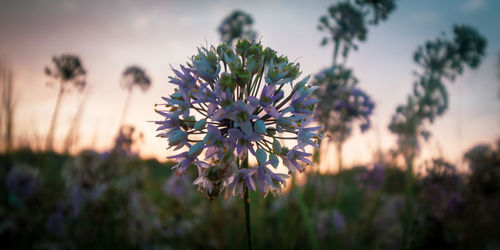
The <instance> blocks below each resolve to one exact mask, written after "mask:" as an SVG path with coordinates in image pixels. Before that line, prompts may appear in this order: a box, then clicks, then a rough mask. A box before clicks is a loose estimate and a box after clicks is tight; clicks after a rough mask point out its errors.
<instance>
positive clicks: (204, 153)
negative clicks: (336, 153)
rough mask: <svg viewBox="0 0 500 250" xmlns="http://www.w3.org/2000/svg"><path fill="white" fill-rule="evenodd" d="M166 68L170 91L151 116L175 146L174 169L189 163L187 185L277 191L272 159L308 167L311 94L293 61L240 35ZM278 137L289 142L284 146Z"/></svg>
mask: <svg viewBox="0 0 500 250" xmlns="http://www.w3.org/2000/svg"><path fill="white" fill-rule="evenodd" d="M173 71H174V73H175V76H173V77H171V78H170V83H172V84H174V85H176V88H175V91H174V93H173V94H171V95H169V96H167V97H163V98H162V99H163V100H164V101H165V103H162V104H157V105H156V112H157V113H159V114H160V115H161V116H163V117H164V119H163V120H160V121H156V124H158V125H159V127H158V129H157V131H159V134H158V136H159V137H162V138H166V139H167V140H168V145H169V148H173V150H174V151H180V153H178V154H175V155H173V156H170V157H168V158H169V159H173V160H175V161H176V162H177V164H176V165H175V166H174V167H173V168H174V169H176V174H177V175H178V176H181V175H184V174H185V173H186V171H187V170H188V169H189V168H196V169H197V170H198V178H196V180H194V182H193V184H195V185H197V186H198V189H199V191H201V192H203V193H204V194H205V195H206V196H207V197H208V198H210V199H213V198H215V197H216V196H217V195H219V194H221V193H222V192H223V193H224V196H225V197H228V198H230V197H233V196H235V195H238V196H239V197H240V198H243V194H244V193H245V196H247V194H246V190H247V188H248V190H251V191H257V190H260V192H261V193H262V194H263V195H264V196H267V194H268V193H273V195H274V196H277V195H279V193H280V192H281V191H282V188H283V187H284V186H285V185H286V179H287V178H288V177H289V175H287V174H283V173H278V172H277V171H276V168H277V167H278V165H279V163H280V161H281V162H282V163H283V164H284V165H285V166H286V167H287V168H288V170H289V174H292V173H295V171H299V172H303V171H304V170H305V167H306V166H307V165H309V164H312V162H311V161H310V160H309V156H311V154H309V153H307V152H306V147H307V146H313V147H317V146H318V145H317V142H318V140H319V139H320V137H321V136H322V135H321V134H320V133H319V129H320V127H313V126H309V124H310V122H311V119H312V115H313V109H314V107H315V105H316V103H317V102H318V99H316V98H315V97H313V95H312V92H313V91H314V89H315V87H311V86H309V85H308V84H307V82H308V80H309V76H307V77H305V78H303V79H302V80H298V78H299V75H300V74H301V72H300V65H299V64H298V63H294V62H290V61H289V60H288V58H287V57H286V56H281V55H278V54H277V52H276V51H274V50H272V49H271V48H264V47H263V46H262V45H261V43H260V42H249V41H247V40H246V39H243V40H240V41H238V43H237V44H236V46H235V47H231V46H230V45H227V44H224V43H223V44H221V45H219V46H217V47H214V46H212V47H210V48H205V47H203V48H200V49H198V53H197V54H196V55H194V56H193V57H192V58H191V61H190V62H188V63H187V64H186V66H184V65H180V69H179V70H177V69H173ZM284 139H288V140H293V142H294V144H295V145H294V146H293V147H291V148H288V147H285V146H284V145H282V142H280V140H284ZM249 156H250V157H254V158H255V159H256V161H257V165H256V166H253V167H250V166H249V165H248V158H249ZM280 159H281V160H280ZM245 198H246V197H245Z"/></svg>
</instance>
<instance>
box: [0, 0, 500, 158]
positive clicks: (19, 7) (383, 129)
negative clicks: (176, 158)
mask: <svg viewBox="0 0 500 250" xmlns="http://www.w3.org/2000/svg"><path fill="white" fill-rule="evenodd" d="M334 2H335V1H320V0H315V1H298V0H293V1H290V0H280V1H277V0H276V1H272V0H270V1H269V0H268V1H264V0H260V1H133V0H112V1H97V0H90V1H76V0H39V1H35V0H33V1H23V0H21V1H12V0H4V1H2V3H1V4H0V6H1V8H0V53H2V54H3V56H4V57H6V58H7V60H8V61H9V62H10V64H11V66H12V67H13V69H14V72H15V81H16V84H17V96H18V103H17V104H18V114H17V116H16V121H17V124H18V126H17V128H18V129H17V135H18V136H19V137H22V138H31V139H30V140H31V141H36V138H43V137H44V136H45V134H46V131H47V128H48V125H49V118H50V115H51V112H52V110H53V107H54V105H55V97H56V95H57V90H56V89H55V88H53V87H52V88H50V87H47V86H46V84H45V81H46V79H45V77H44V75H43V68H44V66H46V65H48V64H49V62H50V58H51V57H52V56H53V55H58V54H61V53H75V54H78V55H80V56H81V58H82V60H83V62H84V64H85V66H86V67H87V70H88V91H89V92H88V93H87V95H86V97H87V99H86V103H87V105H86V106H85V111H84V114H83V118H82V135H83V136H82V138H81V146H82V147H89V146H90V145H91V144H93V143H96V144H97V148H98V149H105V148H107V147H109V146H110V145H111V143H112V139H113V136H114V135H115V131H116V130H117V128H118V121H119V116H120V114H121V110H122V107H123V104H124V102H125V97H126V93H125V92H124V91H123V90H121V89H120V88H119V81H120V74H121V72H122V71H123V69H124V68H125V67H126V66H128V65H130V64H139V65H142V66H143V67H144V68H146V70H147V72H148V73H149V74H150V75H151V77H152V79H153V87H152V88H151V89H150V91H149V92H147V93H141V92H139V91H137V92H135V93H134V94H133V97H132V103H131V106H130V107H131V109H130V111H129V114H128V117H127V121H128V122H129V123H131V124H134V125H135V126H137V127H138V128H139V130H141V131H142V132H144V134H145V137H144V142H143V144H142V147H141V154H142V155H143V156H155V157H158V158H160V159H161V158H164V157H165V156H166V155H167V154H168V152H166V151H165V147H166V143H165V141H161V140H159V139H157V138H155V137H154V135H155V131H154V129H155V126H154V125H153V124H151V123H148V122H146V121H149V120H155V119H158V118H159V117H158V116H157V115H156V114H155V113H154V110H153V105H154V103H157V102H160V97H161V96H165V95H167V94H169V93H170V92H171V91H172V87H171V85H170V84H169V83H168V76H170V75H171V71H170V66H169V65H174V66H176V65H179V64H181V63H184V62H186V61H187V60H188V57H189V56H191V55H192V54H194V53H195V51H196V48H197V47H199V46H201V45H205V44H207V43H208V44H216V43H218V42H219V35H218V34H217V31H216V29H217V26H218V25H219V24H220V22H221V20H222V19H223V18H224V17H225V16H226V15H227V14H229V13H230V12H231V11H232V10H234V9H241V10H243V11H245V12H248V13H249V14H251V15H252V16H253V18H254V20H255V25H254V29H255V30H257V31H258V33H259V37H260V39H261V41H262V43H263V44H264V45H265V46H269V47H272V48H273V49H275V50H277V51H278V52H280V53H282V54H285V55H287V56H289V58H291V59H293V60H295V59H296V60H297V61H298V62H300V64H301V68H302V70H303V74H304V75H306V74H315V73H317V72H319V71H320V70H321V69H323V68H325V67H327V66H329V64H330V63H331V54H332V48H331V47H329V46H326V47H320V46H319V43H320V41H321V38H322V34H321V33H320V32H319V31H317V30H316V26H317V24H318V19H319V17H320V16H321V15H323V14H326V11H327V7H328V6H329V5H331V4H332V3H334ZM397 5H398V6H397V9H396V10H395V12H394V13H393V14H392V15H391V16H390V17H389V19H388V21H387V22H383V23H380V24H379V25H378V26H375V27H374V26H370V28H369V32H368V39H367V41H366V42H364V43H361V44H360V45H359V50H358V51H356V52H353V53H351V55H350V57H349V60H348V61H347V64H348V66H350V67H352V68H353V69H354V73H355V74H356V76H357V77H358V78H359V80H360V86H361V87H362V88H364V89H365V90H366V91H367V92H368V93H370V94H371V95H372V96H373V98H374V100H375V101H376V104H377V108H376V112H375V115H374V118H373V122H374V126H373V128H372V130H371V131H370V132H368V133H366V134H364V135H359V133H358V132H356V133H355V135H354V136H353V138H352V139H351V140H350V141H349V142H347V144H346V147H345V158H346V159H345V160H346V163H347V164H359V163H366V162H368V161H370V159H371V156H372V154H373V152H374V151H375V150H376V148H377V147H378V145H380V146H381V147H382V149H384V150H386V149H390V148H393V147H395V138H394V137H393V136H392V135H391V134H390V132H389V131H388V130H387V125H388V123H389V121H390V117H391V115H392V114H393V112H394V110H395V108H396V106H397V105H398V104H400V103H402V102H403V101H404V100H405V98H406V95H407V94H408V93H409V92H410V89H411V84H412V82H413V76H412V72H413V71H414V70H417V69H418V68H417V67H416V65H415V64H414V63H413V62H412V54H413V52H414V51H415V49H416V48H417V46H419V45H420V44H423V42H424V41H426V40H428V39H433V38H435V37H437V36H439V35H440V34H441V32H446V33H447V34H449V35H451V31H452V25H453V24H455V23H456V24H468V25H471V26H474V27H476V28H477V29H478V30H479V31H480V32H481V33H482V34H484V35H485V37H486V38H487V39H488V50H487V56H486V58H485V60H484V61H483V63H482V65H481V66H480V68H479V69H478V70H476V71H471V70H466V72H465V74H464V75H463V76H462V77H460V78H458V79H457V81H456V82H455V83H453V84H447V87H448V91H449V93H450V107H449V110H448V111H447V113H446V114H445V116H444V117H442V118H440V119H438V120H437V121H436V122H435V123H434V124H432V125H431V126H430V128H431V131H432V132H433V137H432V138H431V140H430V141H429V142H427V143H425V144H424V145H423V147H422V158H423V159H429V158H431V157H436V156H439V155H442V156H444V157H446V158H447V159H449V160H450V161H452V162H453V163H457V164H460V162H461V156H462V154H463V152H464V151H466V150H467V149H469V148H470V147H472V146H473V145H475V144H477V143H490V142H493V141H494V140H495V139H496V138H498V137H499V136H500V99H499V91H500V90H499V89H500V83H499V79H498V78H497V75H496V68H497V61H498V53H500V41H499V40H500V35H499V33H498V27H500V15H498V13H499V11H500V1H493V0H489V1H488V0H460V1H459V0H456V1H455V0H446V1H444V0H440V1H435V0H424V1H410V0H400V1H398V2H397ZM83 96H84V95H82V94H78V93H75V92H73V93H71V94H69V95H67V96H66V97H65V99H64V107H63V110H62V113H61V115H60V120H59V124H60V125H59V128H61V129H60V130H59V131H58V134H57V136H58V137H59V138H60V141H62V138H64V136H65V134H66V130H67V129H68V125H67V124H69V122H70V121H71V119H72V116H73V114H74V113H75V111H76V109H77V104H78V103H79V101H80V100H81V98H82V97H83ZM42 141H43V140H42Z"/></svg>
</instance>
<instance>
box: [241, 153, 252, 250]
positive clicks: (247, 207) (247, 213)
mask: <svg viewBox="0 0 500 250" xmlns="http://www.w3.org/2000/svg"><path fill="white" fill-rule="evenodd" d="M242 168H248V156H247V157H246V158H245V159H244V160H243V162H242ZM243 203H245V224H246V228H247V242H248V249H249V250H252V227H251V224H250V197H249V196H248V187H247V186H245V194H244V198H243Z"/></svg>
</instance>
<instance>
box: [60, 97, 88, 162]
mask: <svg viewBox="0 0 500 250" xmlns="http://www.w3.org/2000/svg"><path fill="white" fill-rule="evenodd" d="M87 96H88V91H87V93H86V94H85V96H84V97H83V99H82V100H81V101H80V104H79V105H78V110H77V111H76V114H75V116H74V117H73V119H72V121H71V125H70V127H69V130H68V134H67V135H66V139H65V140H64V150H65V153H71V152H72V149H74V146H75V144H77V143H78V140H79V139H80V134H79V129H80V122H81V120H82V116H83V111H84V107H85V101H86V99H87Z"/></svg>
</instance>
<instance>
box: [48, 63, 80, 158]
mask: <svg viewBox="0 0 500 250" xmlns="http://www.w3.org/2000/svg"><path fill="white" fill-rule="evenodd" d="M52 62H53V65H52V66H53V67H52V68H51V67H46V68H45V74H46V75H47V76H48V77H50V78H52V79H53V80H55V81H56V84H59V94H58V96H57V101H56V107H55V109H54V113H53V115H52V119H51V121H50V127H49V132H48V133H47V140H46V143H45V147H46V150H53V140H54V132H55V129H56V122H57V116H58V113H59V106H60V104H61V99H62V96H63V94H64V92H65V91H66V88H68V87H69V86H71V85H72V86H74V87H75V88H76V89H77V90H80V91H81V90H82V89H83V88H84V87H85V85H86V81H85V76H86V74H87V72H86V70H85V68H84V67H83V65H82V63H81V61H80V58H79V57H78V56H75V55H69V54H63V55H61V56H54V57H53V58H52ZM49 84H51V83H50V82H49Z"/></svg>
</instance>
